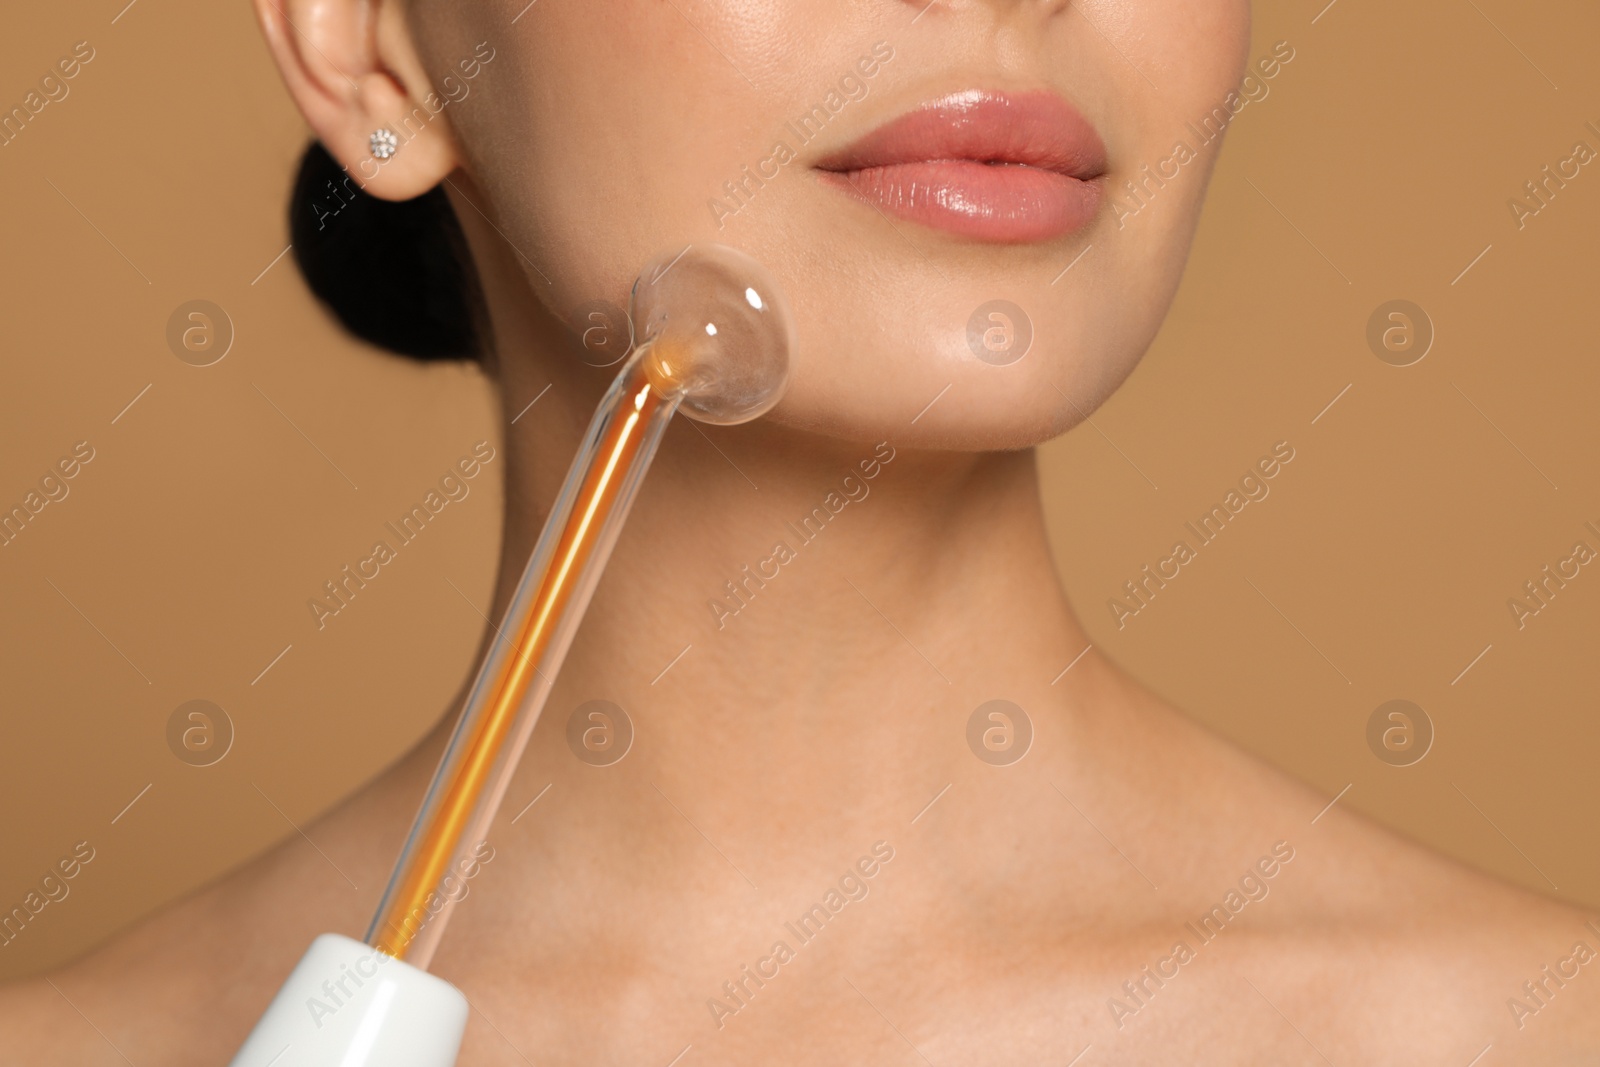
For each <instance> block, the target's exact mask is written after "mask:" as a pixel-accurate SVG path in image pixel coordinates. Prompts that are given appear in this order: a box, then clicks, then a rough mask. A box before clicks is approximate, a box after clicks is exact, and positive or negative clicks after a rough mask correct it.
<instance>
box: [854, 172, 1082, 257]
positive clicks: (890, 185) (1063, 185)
mask: <svg viewBox="0 0 1600 1067" xmlns="http://www.w3.org/2000/svg"><path fill="white" fill-rule="evenodd" d="M822 177H823V180H824V181H826V182H828V183H830V184H833V185H835V186H838V187H842V188H844V189H845V190H846V191H848V192H850V193H852V194H854V195H855V196H856V197H858V198H860V199H862V200H865V201H866V202H867V203H869V204H872V205H874V206H876V207H879V208H882V209H883V210H884V211H885V212H887V213H888V214H891V215H896V216H898V217H900V218H903V219H907V220H909V221H911V222H917V223H921V224H922V225H924V226H931V227H933V228H934V229H938V230H944V231H946V232H948V233H953V234H956V235H958V236H961V237H967V238H973V239H976V240H980V241H994V242H998V243H1010V244H1020V243H1024V242H1031V241H1048V240H1052V239H1054V238H1057V237H1064V236H1066V235H1067V234H1070V233H1074V232H1076V231H1077V230H1081V229H1082V228H1083V227H1085V226H1087V225H1088V224H1089V222H1090V220H1092V219H1093V218H1094V216H1095V213H1096V211H1098V210H1099V207H1100V197H1101V183H1100V182H1098V181H1083V180H1081V179H1078V178H1072V177H1069V176H1067V175H1065V174H1060V173H1057V172H1056V171H1053V170H1045V169H1043V168H1041V167H1030V166H1025V165H1022V164H994V163H979V162H976V161H974V160H966V159H951V160H930V161H927V162H918V163H895V164H892V165H889V166H883V167H867V168H863V169H861V170H851V171H823V172H822Z"/></svg>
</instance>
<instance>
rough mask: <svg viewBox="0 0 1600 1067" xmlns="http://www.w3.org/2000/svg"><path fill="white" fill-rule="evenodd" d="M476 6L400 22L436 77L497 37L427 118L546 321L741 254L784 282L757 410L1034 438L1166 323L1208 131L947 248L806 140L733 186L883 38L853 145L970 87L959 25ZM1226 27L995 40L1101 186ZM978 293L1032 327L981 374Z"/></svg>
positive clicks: (960, 438)
mask: <svg viewBox="0 0 1600 1067" xmlns="http://www.w3.org/2000/svg"><path fill="white" fill-rule="evenodd" d="M493 6H494V5H465V6H464V7H463V8H461V9H459V10H458V9H457V8H456V7H454V6H451V8H450V9H449V14H448V16H446V15H440V16H439V17H437V18H434V19H432V20H430V21H431V22H432V23H434V24H435V25H429V26H427V27H426V30H427V33H425V34H423V35H421V39H422V40H423V41H425V42H426V44H425V47H426V48H427V49H428V51H429V55H428V56H427V57H425V58H426V59H427V60H428V61H429V62H430V64H431V65H432V69H440V70H442V69H444V67H446V66H448V65H449V64H450V63H451V62H453V61H454V60H455V59H457V58H459V57H460V56H463V55H468V54H470V53H471V51H472V47H473V45H474V43H475V42H477V41H479V40H489V41H490V42H491V43H494V44H496V45H497V51H496V58H495V60H494V61H493V63H492V64H490V65H488V66H487V67H486V68H485V69H484V72H483V74H482V75H481V76H480V77H479V78H478V79H477V81H476V82H475V83H474V91H473V93H472V95H471V97H470V98H469V99H467V100H465V101H463V102H461V104H460V105H459V106H458V105H452V106H451V120H452V122H453V123H454V124H455V125H456V126H457V128H458V130H459V132H460V134H461V140H462V142H463V143H464V145H465V146H466V151H467V153H468V156H469V161H468V162H469V167H468V169H469V170H470V171H471V173H472V175H473V180H474V181H475V182H476V183H477V184H478V185H479V186H480V187H481V188H482V189H483V190H484V192H485V195H486V197H487V199H488V201H489V203H490V204H492V205H493V207H492V210H491V213H492V214H494V215H495V216H496V225H497V226H498V228H499V229H500V230H501V231H502V235H503V237H504V241H505V242H506V243H508V244H509V245H510V246H511V247H512V248H513V249H514V250H515V251H514V253H513V254H511V255H510V256H509V257H507V259H506V261H507V262H509V263H510V264H511V265H512V266H513V267H515V268H518V269H520V270H521V271H522V273H523V274H524V276H525V277H526V279H527V281H528V283H529V286H530V288H531V289H532V291H533V292H534V293H535V294H537V296H538V297H539V299H540V300H541V301H542V302H543V303H544V305H545V306H546V307H547V308H548V309H549V310H550V311H551V312H552V313H553V314H554V315H555V316H556V317H557V318H559V319H561V320H563V321H565V320H567V319H569V317H570V316H571V313H572V312H573V311H574V310H575V309H577V308H578V307H580V306H581V305H583V304H585V303H587V302H590V301H594V300H605V301H608V302H610V303H614V304H618V305H621V306H626V304H627V294H628V291H629V287H630V286H631V284H632V281H633V278H634V275H635V273H636V272H637V271H638V270H639V268H640V266H641V265H642V264H644V263H645V262H646V261H648V260H649V259H651V258H652V257H654V256H655V255H657V254H658V253H660V252H662V251H663V250H665V249H667V248H668V247H669V246H671V247H681V246H682V245H683V244H685V243H687V242H691V241H719V242H721V243H724V244H729V245H732V246H734V247H737V248H740V249H742V250H744V251H746V252H748V253H750V254H751V255H753V256H754V257H755V258H756V259H758V260H760V261H761V262H762V263H763V264H764V265H765V266H766V267H767V268H768V269H769V270H770V271H771V272H772V274H773V275H774V277H775V278H776V279H777V280H778V282H779V284H780V285H781V286H782V287H783V290H784V292H785V295H786V296H787V297H788V300H789V303H790V305H791V310H792V312H793V314H794V317H795V320H796V327H797V332H798V335H799V340H800V353H799V356H800V358H799V359H798V360H797V363H796V366H795V370H794V376H793V380H792V383H791V388H790V391H789V394H788V395H787V397H786V398H785V400H784V402H783V403H782V404H781V405H780V406H779V407H778V409H776V411H775V412H774V413H773V416H772V417H773V418H774V419H775V420H776V421H780V422H784V423H788V424H790V425H796V426H803V427H806V428H809V429H814V430H818V431H821V432H827V433H833V434H837V435H840V436H849V437H865V436H869V435H875V436H873V439H874V440H876V439H879V438H880V437H882V436H888V437H890V438H891V439H893V440H895V441H896V442H897V443H898V442H901V441H903V442H905V443H906V444H918V443H922V444H932V445H936V446H940V447H1018V446H1022V445H1026V444H1032V443H1035V442H1037V441H1038V440H1041V439H1043V438H1045V437H1048V436H1051V435H1052V434H1054V433H1057V432H1060V431H1061V430H1062V429H1064V428H1066V426H1067V425H1069V424H1071V423H1074V422H1076V421H1078V419H1079V418H1080V417H1081V416H1080V414H1079V412H1090V411H1092V410H1093V408H1094V406H1095V404H1097V403H1098V402H1099V401H1100V400H1102V399H1104V397H1105V396H1106V395H1107V394H1109V392H1110V391H1111V390H1112V389H1113V388H1115V386H1116V385H1117V383H1119V382H1120V381H1121V380H1122V379H1123V378H1124V377H1125V376H1126V375H1127V374H1128V373H1129V372H1130V371H1131V370H1132V368H1133V366H1134V365H1135V364H1136V363H1137V361H1138V358H1139V357H1140V356H1141V355H1142V354H1143V351H1144V348H1145V346H1146V345H1147V344H1148V343H1149V340H1150V338H1151V337H1152V336H1153V335H1154V333H1155V331H1156V329H1157V327H1158V326H1159V324H1160V321H1161V318H1162V316H1163V315H1164V314H1165V311H1166V307H1167V304H1168V302H1169V301H1170V298H1171V294H1172V291H1173V289H1174V288H1175V287H1176V284H1177V280H1178V278H1179V276H1180V275H1181V270H1182V264H1183V260H1184V257H1185V254H1186V252H1187V249H1188V244H1189V239H1190V236H1191V235H1192V232H1193V227H1194V224H1195V221H1196V219H1197V218H1198V214H1199V204H1200V201H1201V196H1202V193H1203V190H1204V188H1205V184H1206V179H1207V177H1208V175H1209V171H1210V168H1211V165H1212V161H1213V159H1214V156H1215V146H1212V147H1210V148H1209V149H1207V148H1200V149H1199V151H1198V156H1197V158H1196V159H1195V160H1193V161H1192V162H1190V163H1188V164H1187V165H1185V166H1184V168H1183V170H1182V174H1181V176H1180V177H1179V178H1178V179H1176V180H1174V181H1172V182H1171V183H1170V184H1169V185H1168V186H1167V187H1166V188H1164V189H1162V190H1161V191H1160V193H1159V194H1158V195H1157V196H1155V197H1153V198H1152V199H1151V202H1150V206H1149V208H1148V210H1143V211H1141V213H1140V215H1139V217H1138V218H1136V219H1134V220H1132V221H1129V222H1128V223H1127V224H1126V225H1125V226H1121V227H1119V226H1118V224H1117V219H1116V218H1115V217H1114V215H1113V214H1112V212H1111V211H1110V210H1109V209H1108V208H1107V209H1103V210H1102V213H1101V215H1100V216H1099V217H1098V219H1097V221H1096V222H1095V223H1093V224H1092V225H1091V227H1090V229H1089V230H1087V231H1085V232H1084V233H1082V234H1080V235H1078V237H1076V238H1074V239H1072V240H1071V241H1070V242H1053V243H1051V244H1050V245H1049V246H993V245H988V246H986V245H977V244H972V243H960V242H956V241H952V240H951V239H949V238H948V237H946V236H944V235H940V234H933V233H930V232H928V231H926V230H923V229H920V228H918V227H915V226H912V225H909V224H905V223H895V222H891V221H889V220H888V219H886V218H881V217H878V216H876V215H870V214H863V213H861V212H859V211H854V210H849V207H850V205H849V204H848V203H847V201H846V200H845V198H844V197H843V196H842V195H841V194H840V193H838V192H837V191H835V190H832V189H829V188H827V187H825V186H824V185H823V184H822V183H820V182H819V181H818V180H817V176H816V174H815V173H814V172H811V171H810V170H809V169H808V167H807V166H806V161H805V158H804V156H802V158H801V160H799V161H797V162H795V163H793V164H790V165H787V166H784V167H782V168H781V172H780V173H779V175H778V176H777V177H776V178H767V179H764V180H762V181H761V182H760V183H759V184H758V183H755V182H752V181H751V179H750V178H749V174H748V172H749V171H759V170H760V168H761V165H762V164H763V162H764V161H768V160H770V159H772V157H773V148H774V144H775V142H776V141H778V140H780V139H784V140H787V141H788V143H789V144H790V145H791V146H792V147H797V148H798V147H800V146H799V143H798V142H797V141H795V140H794V139H793V137H792V134H790V133H789V132H788V131H787V125H788V120H789V119H791V118H792V117H794V116H796V115H799V114H803V113H804V112H805V111H806V109H807V107H808V105H810V104H812V103H815V102H816V101H817V100H819V99H821V97H822V96H823V94H824V93H826V92H827V90H828V89H829V88H830V87H833V86H836V85H837V84H838V83H839V81H840V79H841V78H843V77H845V76H846V75H849V74H850V73H851V72H852V70H853V68H854V65H855V63H856V61H857V59H858V57H859V56H860V55H861V54H862V53H863V52H865V51H867V50H868V49H870V48H871V46H872V44H873V42H875V41H877V40H879V39H881V38H889V39H892V40H893V46H894V50H895V54H894V59H893V60H892V61H891V62H889V63H887V64H884V65H883V68H882V70H881V71H879V72H878V73H877V74H876V75H875V76H874V77H873V78H872V79H871V80H870V81H868V82H867V96H866V98H865V99H863V100H861V101H859V102H852V103H849V104H848V105H847V106H846V114H845V115H844V120H846V121H847V122H848V123H849V125H848V129H849V130H850V132H851V136H857V135H860V134H862V133H865V132H866V131H867V130H868V129H870V128H872V126H874V125H876V124H877V123H880V122H882V121H884V120H886V119H888V118H890V117H893V116H894V115H896V114H898V113H899V112H901V111H903V110H905V109H907V108H910V107H911V106H913V105H915V104H916V103H918V102H920V101H922V100H925V99H927V98H928V96H929V95H930V94H931V93H933V92H936V91H938V90H940V89H945V88H948V87H949V86H948V85H947V84H946V82H948V81H949V79H951V78H956V79H957V80H959V78H960V77H962V76H965V77H966V78H967V79H968V80H969V81H971V80H972V79H974V78H978V77H979V76H978V75H976V74H974V73H973V72H974V71H982V70H984V69H986V68H988V67H991V66H993V64H994V57H993V56H987V55H980V54H979V53H978V52H974V51H973V49H974V47H975V46H973V45H972V40H974V39H976V38H973V36H972V35H971V34H970V33H967V34H963V33H961V32H960V27H958V26H943V27H941V26H939V25H938V24H937V20H936V19H935V18H934V17H932V16H930V19H929V20H927V25H926V26H923V27H916V28H913V29H910V30H908V29H907V27H905V26H902V25H901V24H900V23H899V22H893V24H892V25H891V24H890V23H891V21H892V20H890V19H889V18H888V16H887V15H885V14H884V13H883V11H877V10H876V9H874V10H873V11H868V10H867V9H866V8H864V7H863V6H862V5H861V4H859V3H856V2H854V0H814V2H807V3H792V4H777V3H756V2H751V3H735V2H732V0H676V3H673V4H661V3H659V2H655V0H586V2H585V3H584V4H581V5H580V4H538V5H536V6H534V7H532V8H531V9H530V10H528V11H527V12H526V13H525V14H524V16H523V17H522V19H521V21H519V23H518V24H517V26H516V27H514V29H516V30H518V31H521V32H519V34H518V36H517V37H516V39H515V40H508V39H507V38H506V35H505V33H504V26H503V21H504V20H503V18H500V17H499V16H500V12H499V11H498V10H495V11H491V10H490V8H491V7H493ZM885 10H887V8H886V9H885ZM971 10H976V8H973V9H971ZM1019 10H1020V8H1019ZM951 11H952V12H955V13H956V14H958V15H962V17H966V15H964V14H962V13H963V12H968V9H965V8H959V7H953V8H951ZM969 13H970V12H969ZM490 15H494V16H496V17H495V18H494V19H491V18H490ZM756 15H759V16H760V17H755V16H756ZM1086 20H1093V26H1091V25H1090V24H1089V22H1088V21H1086ZM475 21H476V22H481V23H482V25H474V22H475ZM817 26H827V27H829V29H828V31H827V32H826V33H821V32H816V30H815V28H816V27H817ZM913 30H915V31H922V30H926V31H927V32H913ZM435 31H437V33H435ZM1102 34H1104V36H1102ZM707 35H709V37H710V38H711V39H712V41H714V42H715V44H713V43H712V41H708V39H707ZM1248 36H1249V15H1248V7H1247V5H1246V4H1245V3H1244V2H1243V0H1225V2H1204V0H1188V2H1180V0H1138V2H1135V0H1083V7H1082V10H1081V12H1080V11H1079V10H1069V11H1064V12H1063V13H1062V14H1060V15H1059V16H1058V17H1056V18H1055V19H1054V21H1053V22H1052V23H1051V25H1050V27H1049V33H1048V34H1047V35H1044V36H1042V37H1040V38H1039V39H1036V40H1030V39H1025V38H1023V37H1019V38H1018V42H1019V43H1015V44H1014V47H1015V48H1017V49H1018V50H1019V54H1021V55H1023V56H1024V58H1027V57H1028V54H1029V51H1030V50H1033V51H1034V52H1037V53H1038V54H1037V55H1033V56H1032V58H1031V60H1030V62H1031V63H1032V65H1033V69H1035V70H1037V71H1039V72H1041V76H1042V77H1043V78H1045V79H1047V80H1048V84H1049V85H1051V87H1053V88H1056V89H1058V90H1060V91H1061V92H1062V93H1064V94H1065V95H1066V96H1067V97H1068V98H1069V99H1071V100H1072V101H1073V102H1074V103H1076V104H1077V105H1078V106H1079V107H1080V109H1081V110H1083V111H1084V112H1085V113H1086V114H1087V115H1089V116H1090V118H1091V121H1093V122H1094V123H1095V125H1096V126H1097V127H1098V129H1099V131H1100V133H1101V135H1102V137H1103V139H1104V140H1105V142H1106V145H1107V148H1108V151H1109V153H1110V157H1111V164H1112V168H1113V173H1112V174H1111V175H1109V176H1108V178H1107V186H1108V189H1107V192H1108V193H1110V192H1112V191H1113V189H1112V187H1113V186H1120V185H1121V183H1122V182H1124V181H1126V180H1129V179H1131V178H1133V177H1135V176H1136V175H1137V174H1138V173H1139V167H1140V166H1141V165H1142V164H1145V163H1149V164H1151V165H1152V166H1153V165H1155V164H1156V163H1157V162H1159V161H1160V160H1161V159H1163V158H1166V157H1167V156H1168V155H1170V153H1171V151H1172V147H1173V144H1174V142H1175V141H1176V140H1177V139H1178V138H1179V137H1180V136H1181V135H1183V133H1184V131H1185V129H1186V124H1187V123H1188V122H1189V121H1194V120H1197V119H1198V118H1199V116H1201V115H1203V114H1205V113H1206V112H1208V111H1209V110H1210V109H1211V108H1212V107H1213V106H1215V105H1217V104H1220V102H1221V100H1222V98H1223V97H1224V96H1225V95H1226V93H1227V92H1228V90H1229V89H1231V88H1232V87H1233V86H1234V85H1235V84H1236V83H1237V81H1238V78H1239V76H1240V73H1241V70H1242V64H1243V62H1244V56H1245V51H1246V45H1247V42H1248ZM1108 38H1109V41H1110V42H1111V43H1114V45H1115V47H1114V48H1113V47H1108V40H1107V39H1108ZM1197 42H1198V44H1197ZM980 60H981V62H980ZM930 71H950V72H952V73H951V74H950V75H948V76H947V77H945V78H944V79H943V80H940V79H931V80H930V75H929V74H928V72H930ZM1147 75H1148V77H1149V78H1153V79H1154V80H1155V81H1156V82H1157V83H1158V84H1159V85H1160V89H1159V90H1157V89H1156V88H1154V87H1152V85H1151V84H1150V82H1149V81H1148V80H1147ZM1268 106H1270V105H1268ZM1191 139H1192V138H1191ZM802 151H804V150H803V149H802ZM768 173H770V170H769V171H768ZM727 183H732V184H734V185H736V186H740V187H742V188H743V189H745V190H747V192H750V193H753V195H748V196H747V200H748V203H747V204H745V205H742V206H741V207H740V209H739V210H738V212H737V213H736V214H734V215H732V216H731V217H729V216H727V215H725V214H724V215H719V214H717V213H716V212H714V211H713V210H712V208H711V206H710V205H711V203H712V201H713V200H714V199H717V198H722V199H723V201H724V202H727ZM1108 199H1109V197H1108ZM484 207H485V208H486V209H489V204H485V205H484ZM491 239H492V238H491ZM1085 246H1091V247H1090V250H1089V251H1088V252H1087V253H1086V254H1085V255H1084V258H1083V259H1082V260H1081V261H1079V262H1077V263H1076V264H1075V265H1074V266H1073V267H1072V269H1071V270H1070V272H1066V273H1063V270H1064V268H1066V267H1067V266H1068V264H1069V262H1071V261H1073V260H1074V257H1075V256H1077V254H1078V253H1079V252H1080V251H1082V250H1083V248H1084V247H1085ZM995 300H1003V301H1006V302H1008V303H1010V304H1012V305H1014V306H1016V307H1018V308H1020V309H1021V310H1022V312H1023V314H1024V316H1025V317H1026V319H1027V327H1028V330H1029V332H1030V333H1031V341H1030V342H1029V348H1028V350H1027V353H1026V355H1025V356H1022V357H1021V358H1020V359H1018V360H1017V361H1015V362H1011V363H1009V364H1004V365H997V364H996V363H995V362H994V361H986V360H985V359H984V358H983V357H982V354H981V353H980V352H978V351H975V350H974V348H973V345H972V343H971V338H970V333H969V329H968V327H969V323H970V321H971V320H972V319H973V317H974V315H975V313H977V312H979V310H980V308H982V307H984V306H986V305H987V304H988V303H989V302H991V301H995ZM1063 394H1065V396H1063ZM1066 398H1070V402H1068V400H1067V399H1066ZM930 403H931V404H932V406H931V407H929V405H930ZM1074 405H1076V406H1075V407H1074ZM924 409H926V411H925V413H923V412H924Z"/></svg>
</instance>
